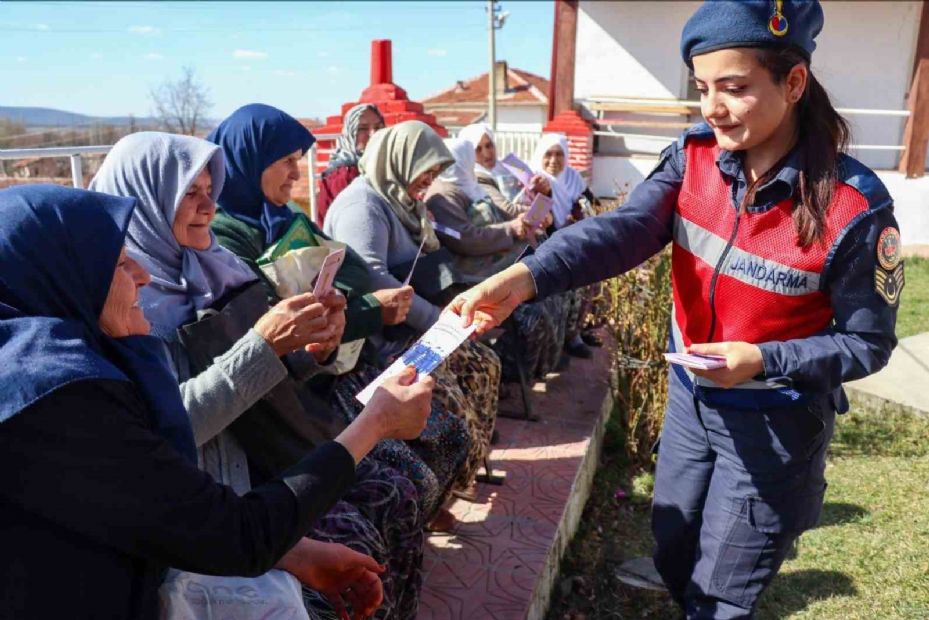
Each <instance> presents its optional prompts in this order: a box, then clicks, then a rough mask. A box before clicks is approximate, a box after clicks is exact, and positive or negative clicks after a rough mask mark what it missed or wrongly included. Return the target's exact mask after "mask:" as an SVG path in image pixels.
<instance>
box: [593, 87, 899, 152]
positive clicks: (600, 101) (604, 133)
mask: <svg viewBox="0 0 929 620" xmlns="http://www.w3.org/2000/svg"><path fill="white" fill-rule="evenodd" d="M584 103H585V104H586V105H588V106H589V107H591V108H592V109H594V110H595V113H596V116H597V121H598V123H597V124H598V125H599V126H600V127H601V129H600V130H599V131H595V132H594V135H595V136H601V137H604V138H619V139H630V140H644V141H647V142H648V141H653V142H658V143H659V144H657V145H656V148H658V150H660V149H662V148H664V147H665V146H667V145H668V144H670V143H671V142H673V141H674V140H676V139H677V137H676V136H662V135H648V134H637V133H631V132H623V131H617V130H616V129H615V128H616V127H622V126H624V125H623V122H622V121H621V120H618V119H617V120H614V121H613V122H610V119H607V118H606V115H605V113H606V112H609V111H611V110H609V109H608V107H609V106H610V105H615V106H617V109H616V110H612V111H615V112H622V111H624V110H622V107H623V106H630V109H629V110H626V111H627V112H628V113H630V114H643V115H650V114H655V115H673V114H681V112H680V109H681V108H682V107H685V108H689V109H695V110H699V109H700V102H699V101H689V100H684V99H657V98H639V97H612V96H596V97H591V98H589V99H586V100H584ZM662 108H667V109H668V110H667V111H663V110H662ZM836 111H837V112H838V113H839V114H842V115H845V116H889V117H903V118H907V117H909V116H910V111H909V110H882V109H872V108H836ZM656 126H658V124H656ZM848 149H849V150H850V151H851V150H856V151H897V152H903V151H904V150H906V146H904V145H902V144H850V145H848Z"/></svg>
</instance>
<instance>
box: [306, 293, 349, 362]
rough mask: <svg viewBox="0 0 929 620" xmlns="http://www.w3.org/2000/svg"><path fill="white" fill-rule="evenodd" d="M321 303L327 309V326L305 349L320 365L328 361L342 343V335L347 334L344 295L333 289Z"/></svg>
mask: <svg viewBox="0 0 929 620" xmlns="http://www.w3.org/2000/svg"><path fill="white" fill-rule="evenodd" d="M321 302H322V304H323V306H325V307H326V315H325V316H326V326H325V327H324V328H323V329H322V330H320V331H319V332H317V333H316V334H315V340H313V342H310V343H308V344H307V345H306V347H305V349H306V351H307V352H308V353H312V354H313V357H314V359H316V361H317V362H320V363H321V362H324V361H326V360H327V359H328V358H329V356H331V355H332V353H333V352H334V351H335V350H336V349H338V348H339V344H340V343H341V342H342V334H343V333H345V305H346V300H345V296H344V295H343V294H342V293H340V292H339V291H337V290H336V289H332V290H331V291H330V292H329V294H328V295H326V296H325V297H323V298H322V300H321Z"/></svg>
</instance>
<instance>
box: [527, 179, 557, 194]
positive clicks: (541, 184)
mask: <svg viewBox="0 0 929 620" xmlns="http://www.w3.org/2000/svg"><path fill="white" fill-rule="evenodd" d="M529 189H530V190H532V192H534V193H536V194H545V195H546V196H551V195H552V185H551V183H549V181H548V178H547V177H546V176H544V175H541V174H537V175H535V176H534V177H532V179H531V180H530V181H529Z"/></svg>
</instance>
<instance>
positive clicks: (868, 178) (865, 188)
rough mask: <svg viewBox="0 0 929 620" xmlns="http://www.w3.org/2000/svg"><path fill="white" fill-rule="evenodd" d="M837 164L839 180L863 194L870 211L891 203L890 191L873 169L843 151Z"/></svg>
mask: <svg viewBox="0 0 929 620" xmlns="http://www.w3.org/2000/svg"><path fill="white" fill-rule="evenodd" d="M838 165H839V180H840V181H841V182H842V183H845V184H846V185H848V186H849V187H851V188H853V189H855V190H856V191H857V192H858V193H859V194H861V195H862V196H864V197H865V199H866V200H867V201H868V208H869V209H870V210H871V211H874V210H876V209H882V208H884V207H888V206H891V205H892V204H893V199H892V198H891V197H890V192H888V191H887V188H886V187H885V186H884V183H883V181H881V180H880V178H878V176H877V174H875V172H874V171H873V170H871V169H870V168H868V167H867V166H865V165H864V164H863V163H861V162H860V161H858V160H857V159H855V158H854V157H850V156H848V155H846V154H844V153H843V154H841V155H840V156H839V161H838Z"/></svg>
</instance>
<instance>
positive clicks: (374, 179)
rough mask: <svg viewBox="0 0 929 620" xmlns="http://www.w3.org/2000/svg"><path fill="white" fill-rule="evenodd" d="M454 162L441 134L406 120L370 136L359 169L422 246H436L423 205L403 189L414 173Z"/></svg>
mask: <svg viewBox="0 0 929 620" xmlns="http://www.w3.org/2000/svg"><path fill="white" fill-rule="evenodd" d="M454 162H455V158H454V157H452V154H451V152H450V151H449V150H448V147H446V146H445V144H444V143H443V142H442V138H440V137H439V135H438V134H437V133H436V132H435V131H433V130H432V128H431V127H429V125H427V124H425V123H423V122H420V121H406V122H403V123H398V124H397V125H394V126H392V127H387V128H385V129H381V130H380V131H378V132H376V133H375V134H374V135H373V136H371V140H370V141H369V142H368V145H367V146H366V147H365V152H364V155H362V156H361V160H360V161H359V162H358V170H359V171H360V172H361V174H362V175H363V176H364V177H365V178H366V179H367V180H368V183H370V184H371V187H373V188H374V191H376V192H377V193H378V194H379V195H380V196H381V198H383V199H384V200H386V201H387V204H389V205H390V208H391V209H393V212H394V213H395V214H396V215H397V217H399V218H400V221H401V222H403V226H404V227H405V228H406V229H407V230H408V231H410V234H411V235H412V236H413V239H414V240H415V241H416V242H417V243H421V242H422V240H423V238H425V239H426V244H425V245H424V246H423V249H424V250H425V251H427V252H432V251H435V250H438V249H439V239H438V237H436V236H435V230H433V228H432V223H431V222H430V221H429V218H428V216H427V215H426V205H425V204H423V202H422V201H420V200H414V199H413V198H411V197H410V196H409V195H408V194H407V193H406V187H407V185H409V184H410V183H412V182H413V180H414V179H416V177H418V176H419V175H421V174H422V173H424V172H425V171H427V170H429V169H430V168H432V167H433V166H436V165H439V166H441V167H442V169H443V170H444V169H445V168H447V167H448V166H450V165H452V164H453V163H454Z"/></svg>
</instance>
